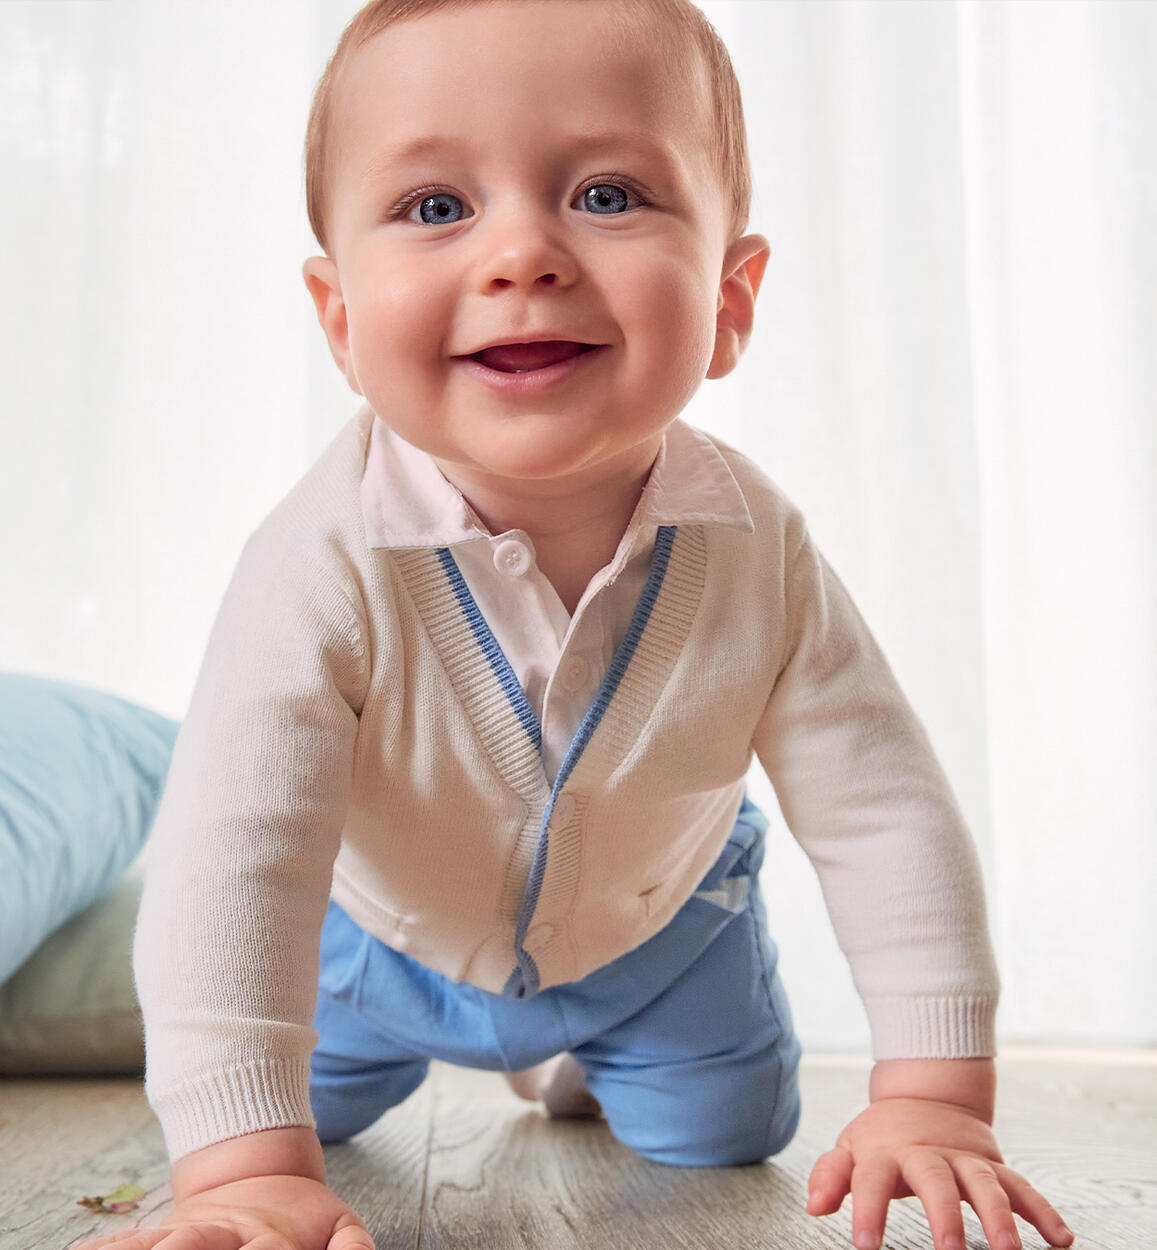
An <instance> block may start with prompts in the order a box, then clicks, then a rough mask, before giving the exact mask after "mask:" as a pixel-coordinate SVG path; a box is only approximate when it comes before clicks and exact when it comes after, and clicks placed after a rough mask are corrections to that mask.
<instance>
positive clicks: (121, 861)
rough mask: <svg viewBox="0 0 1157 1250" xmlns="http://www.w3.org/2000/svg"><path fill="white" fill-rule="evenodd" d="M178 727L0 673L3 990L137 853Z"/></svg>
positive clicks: (121, 702)
mask: <svg viewBox="0 0 1157 1250" xmlns="http://www.w3.org/2000/svg"><path fill="white" fill-rule="evenodd" d="M177 729H178V724H177V722H176V721H174V720H170V719H169V718H168V717H167V716H162V715H161V714H160V713H158V712H154V711H150V710H149V709H148V708H144V707H140V706H139V705H137V704H135V703H131V702H129V701H128V700H127V699H122V698H119V697H117V696H116V695H112V694H107V693H104V692H102V691H99V690H94V689H91V688H89V687H86V686H78V685H74V684H71V683H67V682H62V681H54V680H50V679H48V678H44V677H33V676H28V675H24V674H17V673H0V984H3V983H4V982H5V981H7V980H8V978H9V977H10V976H11V975H12V974H13V973H14V972H15V971H16V970H17V969H18V968H19V967H20V966H21V965H22V964H23V963H24V962H25V961H26V960H27V959H28V958H29V956H31V954H32V953H33V951H35V950H36V949H37V948H38V947H39V946H40V945H41V943H42V942H43V941H44V940H45V938H47V937H48V935H49V934H50V933H53V932H54V931H55V930H56V929H58V928H59V927H60V926H61V925H62V924H64V923H66V922H67V921H68V920H71V919H72V918H73V917H74V916H77V915H79V913H80V912H82V911H84V910H85V909H86V908H88V907H90V906H91V905H92V904H93V903H94V902H95V901H96V900H97V899H99V898H101V897H103V896H104V895H106V894H107V893H108V892H109V890H111V889H112V887H113V886H114V885H115V884H116V883H117V882H118V881H119V880H120V879H121V877H122V876H123V875H124V873H125V871H126V869H127V868H128V867H129V865H130V864H132V863H133V861H134V860H135V859H136V858H137V856H138V855H139V854H140V851H141V848H142V847H143V846H144V844H145V839H146V838H147V837H148V834H149V830H150V829H151V827H152V823H153V817H154V815H155V813H156V808H157V803H158V801H159V799H160V794H161V790H162V788H163V786H164V782H165V776H166V774H167V773H168V768H169V759H170V756H171V755H172V750H173V743H174V742H175V740H176V736H177Z"/></svg>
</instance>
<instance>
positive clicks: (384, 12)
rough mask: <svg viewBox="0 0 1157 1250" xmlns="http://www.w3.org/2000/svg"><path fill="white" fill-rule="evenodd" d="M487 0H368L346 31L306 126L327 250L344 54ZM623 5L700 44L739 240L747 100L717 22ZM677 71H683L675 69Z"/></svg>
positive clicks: (672, 43) (668, 8) (671, 41)
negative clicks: (404, 25) (405, 26)
mask: <svg viewBox="0 0 1157 1250" xmlns="http://www.w3.org/2000/svg"><path fill="white" fill-rule="evenodd" d="M487 2H488V0H370V3H369V4H367V5H365V6H364V7H363V8H362V9H360V10H359V11H358V12H357V13H356V14H355V15H354V17H353V19H352V20H351V21H350V23H349V25H347V26H346V28H345V30H344V31H343V32H342V36H341V38H340V39H339V40H338V44H337V47H336V48H335V49H334V53H333V56H331V57H330V59H329V64H328V65H326V67H325V72H324V73H323V74H322V76H321V80H320V81H319V82H318V85H317V90H316V91H315V92H314V97H313V106H312V108H311V109H310V112H309V124H308V126H307V128H306V134H305V201H306V211H307V212H308V214H309V224H310V226H311V227H312V228H313V233H314V235H315V236H316V238H317V241H318V243H319V244H321V247H322V250H323V251H325V252H327V253H328V251H329V242H328V238H327V233H326V192H327V189H328V186H329V182H330V175H331V173H332V169H331V165H332V159H333V155H332V153H333V145H332V142H331V138H330V136H331V129H332V123H333V98H334V89H335V87H336V84H337V82H338V79H339V78H340V76H341V71H342V69H343V68H344V66H345V64H346V62H347V61H348V60H349V58H350V57H351V56H352V55H353V53H354V52H356V51H357V49H358V48H360V47H361V46H362V45H363V44H365V43H367V42H368V41H369V40H370V39H372V38H373V37H374V36H375V35H377V34H379V33H380V32H381V31H383V30H385V29H386V27H388V26H392V25H394V24H395V23H396V22H403V21H406V20H408V19H411V18H417V17H424V16H426V15H427V14H430V13H438V12H441V11H443V10H449V9H462V8H466V7H467V6H468V5H471V4H479V3H487ZM614 2H615V3H616V4H617V5H619V6H621V10H622V20H621V21H620V22H618V23H616V25H617V26H618V29H619V31H620V32H621V31H624V30H626V29H627V27H628V26H629V24H630V22H631V20H632V19H634V18H635V17H637V16H638V15H639V14H640V13H642V14H644V15H647V16H651V17H654V18H655V19H657V21H658V23H659V30H658V31H657V32H656V33H657V34H658V36H659V38H660V39H661V40H663V41H664V43H665V44H666V45H667V47H666V49H665V51H667V52H672V53H678V52H684V53H686V52H687V51H692V52H697V53H698V55H699V57H700V60H701V63H702V65H703V67H704V69H705V71H706V77H707V82H708V98H709V101H710V110H711V116H710V126H709V130H708V147H709V152H708V155H709V157H710V161H711V166H712V168H713V169H714V171H715V174H716V177H717V178H718V179H719V183H720V186H721V187H722V189H723V191H724V194H725V195H726V197H727V198H728V200H729V201H730V207H731V215H730V223H729V231H728V238H727V242H728V243H731V242H734V240H735V239H738V238H739V237H740V236H741V235H742V234H743V232H744V230H745V229H746V228H747V220H748V216H749V214H750V212H751V161H750V158H749V156H748V151H747V131H746V127H745V125H744V120H743V102H742V99H741V98H740V94H739V82H738V80H737V79H736V77H735V70H734V68H733V67H732V64H731V58H730V56H728V54H727V48H726V47H725V46H724V43H723V40H722V39H720V37H719V35H718V33H717V32H716V30H715V27H714V26H712V25H711V23H710V22H709V21H708V20H707V18H706V17H705V16H704V14H703V12H702V10H701V9H699V8H698V7H697V6H696V5H694V4H692V3H691V0H614ZM671 60H673V61H674V63H675V65H677V66H686V64H687V62H686V60H685V58H680V57H678V56H674V57H672V58H671ZM672 72H676V73H677V72H678V70H673V71H672Z"/></svg>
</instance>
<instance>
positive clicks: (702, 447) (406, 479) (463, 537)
mask: <svg viewBox="0 0 1157 1250" xmlns="http://www.w3.org/2000/svg"><path fill="white" fill-rule="evenodd" d="M361 505H362V518H363V521H364V524H365V532H366V539H367V541H368V542H369V545H370V546H371V547H451V546H453V545H454V544H455V543H461V542H469V541H473V540H475V539H478V538H491V537H492V535H491V533H490V531H489V530H488V529H487V528H486V527H485V526H484V525H483V524H482V522H481V521H480V520H479V518H478V517H477V515H476V514H475V512H474V510H473V509H472V508H471V507H470V505H469V504H468V503H467V502H466V500H465V498H464V497H463V496H462V493H461V492H460V491H459V490H458V489H457V487H455V486H453V485H452V484H451V483H450V482H448V481H447V480H446V478H445V477H443V475H442V471H441V470H440V469H439V468H438V466H437V465H436V464H435V463H434V461H433V459H432V458H431V457H430V456H429V455H427V454H426V452H424V451H421V450H419V449H418V448H417V447H413V446H411V444H409V443H407V442H406V441H405V440H404V439H402V438H399V437H398V435H397V434H395V433H394V432H393V431H392V430H391V429H390V428H389V426H387V425H386V423H385V422H384V421H383V420H382V419H381V418H380V417H375V418H374V422H373V426H372V427H371V430H370V445H369V450H368V453H367V456H366V467H365V472H364V473H363V475H362V483H361ZM704 524H706V525H725V526H730V527H733V528H735V529H739V530H742V531H744V532H746V533H752V532H753V531H754V529H755V526H754V525H753V523H752V520H751V513H750V511H749V510H748V507H747V503H746V501H745V500H744V498H743V492H742V490H740V487H739V483H738V482H737V481H736V480H735V475H734V474H733V473H732V472H731V469H730V467H729V466H728V464H727V461H726V460H724V458H723V456H722V454H721V453H720V452H719V449H718V448H717V447H716V446H715V444H714V443H713V442H712V441H711V440H710V439H709V438H708V437H707V435H706V434H704V433H703V432H702V431H700V430H696V429H694V428H693V427H692V426H689V425H687V424H686V423H685V422H683V421H681V420H678V419H676V420H675V421H673V422H672V423H671V425H670V426H668V427H667V430H666V433H665V434H664V437H663V442H662V444H661V445H660V448H659V454H658V456H657V457H656V459H655V464H654V467H653V468H652V469H651V475H650V477H649V478H648V479H647V485H646V486H645V487H644V489H643V494H642V496H641V497H640V499H639V504H638V506H637V508H636V509H635V515H634V517H633V518H632V521H631V528H632V529H637V528H642V527H645V526H651V525H704Z"/></svg>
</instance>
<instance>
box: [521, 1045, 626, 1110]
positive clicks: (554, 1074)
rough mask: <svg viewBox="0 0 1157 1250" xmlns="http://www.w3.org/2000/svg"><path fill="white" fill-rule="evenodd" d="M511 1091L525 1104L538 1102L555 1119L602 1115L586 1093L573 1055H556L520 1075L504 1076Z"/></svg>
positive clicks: (587, 1090) (583, 1078)
mask: <svg viewBox="0 0 1157 1250" xmlns="http://www.w3.org/2000/svg"><path fill="white" fill-rule="evenodd" d="M506 1079H507V1081H508V1082H509V1084H510V1088H511V1089H512V1090H514V1092H515V1093H516V1094H517V1095H518V1096H519V1098H525V1099H526V1100H527V1102H541V1103H543V1105H544V1106H545V1107H546V1110H547V1114H548V1115H550V1116H551V1117H552V1118H554V1119H569V1118H571V1117H575V1116H595V1115H601V1114H602V1108H601V1107H600V1106H599V1103H598V1099H597V1098H595V1096H594V1095H593V1094H592V1093H591V1092H590V1090H589V1089H587V1082H586V1073H584V1072H583V1070H582V1067H581V1066H580V1065H579V1062H578V1060H577V1059H575V1057H574V1056H573V1055H569V1054H564V1055H555V1057H554V1058H553V1059H548V1060H546V1062H545V1063H539V1064H536V1065H535V1066H534V1067H533V1068H524V1069H523V1070H522V1071H521V1072H507V1074H506Z"/></svg>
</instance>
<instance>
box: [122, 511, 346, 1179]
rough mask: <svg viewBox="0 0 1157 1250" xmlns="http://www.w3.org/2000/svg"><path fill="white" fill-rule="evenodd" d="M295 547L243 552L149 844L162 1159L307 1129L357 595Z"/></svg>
mask: <svg viewBox="0 0 1157 1250" xmlns="http://www.w3.org/2000/svg"><path fill="white" fill-rule="evenodd" d="M303 546H304V545H303V544H295V543H293V542H292V541H289V540H287V539H286V538H285V537H284V536H278V535H277V533H276V532H271V531H270V530H269V529H268V528H267V529H265V530H259V531H258V532H257V533H256V534H255V535H254V536H253V537H252V538H251V539H250V540H249V542H248V543H247V544H246V547H245V549H244V551H243V553H242V556H241V558H240V560H239V562H238V566H237V568H236V570H235V572H234V574H233V577H232V580H231V582H230V584H229V587H228V590H227V592H226V595H225V598H224V601H223V603H222V606H221V608H220V611H219V613H218V616H217V619H216V621H215V624H214V626H213V629H212V632H211V635H210V639H209V643H208V646H207V650H206V653H205V657H204V660H203V663H202V667H201V671H200V674H199V676H198V679H197V683H196V686H195V690H194V693H193V697H192V700H191V703H190V707H189V711H188V715H187V717H186V719H185V721H184V723H183V724H182V727H181V730H180V733H179V735H178V739H177V743H176V747H175V750H174V754H173V759H172V764H171V767H170V770H169V776H168V780H167V783H166V787H165V791H164V794H163V797H162V800H161V804H160V806H159V808H158V813H157V819H156V822H155V825H154V828H153V832H152V835H151V838H150V842H149V849H148V855H147V861H146V881H145V888H144V894H143V898H142V903H141V910H140V914H139V918H138V924H137V930H136V935H135V942H134V970H135V974H136V981H137V989H138V994H139V998H140V1001H141V1006H142V1011H143V1014H144V1022H145V1042H146V1056H147V1071H146V1091H147V1094H148V1098H149V1101H150V1103H151V1105H152V1107H153V1110H154V1111H155V1112H156V1114H157V1117H158V1119H159V1120H160V1122H161V1126H162V1128H163V1130H164V1134H165V1139H166V1144H167V1146H168V1149H169V1153H170V1157H171V1158H172V1159H174V1160H175V1159H177V1158H179V1157H180V1156H182V1155H184V1154H187V1153H189V1152H190V1151H193V1150H197V1149H200V1148H201V1147H203V1146H207V1145H210V1144H212V1143H213V1142H216V1141H221V1140H224V1139H226V1138H229V1137H236V1136H240V1135H242V1134H245V1133H251V1132H255V1131H258V1130H260V1129H266V1128H276V1127H284V1126H290V1125H306V1126H311V1125H312V1124H313V1118H312V1115H311V1112H310V1105H309V1057H310V1053H311V1051H312V1049H313V1047H314V1045H315V1044H316V1041H317V1034H316V1032H315V1031H314V1029H313V1027H312V1018H313V1011H314V1006H315V1002H316V995H317V975H318V962H319V954H318V947H319V937H320V932H321V926H322V921H323V919H324V917H325V911H326V907H327V900H328V894H329V887H330V881H331V877H332V871H333V862H334V859H335V857H336V854H337V850H338V845H339V841H340V836H341V830H342V826H343V824H344V820H345V814H346V808H347V805H348V802H349V794H350V788H351V777H352V770H353V753H354V742H355V735H356V731H357V725H358V712H359V710H360V705H361V701H362V700H363V698H364V686H365V682H366V680H367V666H366V657H365V654H364V644H363V638H364V636H365V631H364V627H363V626H364V620H363V618H362V615H361V612H360V610H359V608H358V607H357V606H355V605H356V604H357V603H358V602H359V601H358V599H357V597H356V595H353V594H351V593H350V591H349V590H348V589H346V588H345V587H344V586H343V584H342V579H341V577H340V575H339V572H338V566H336V565H335V566H334V567H333V568H330V567H324V568H323V567H322V564H323V561H322V559H321V557H319V556H307V555H305V554H304V552H303Z"/></svg>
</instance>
